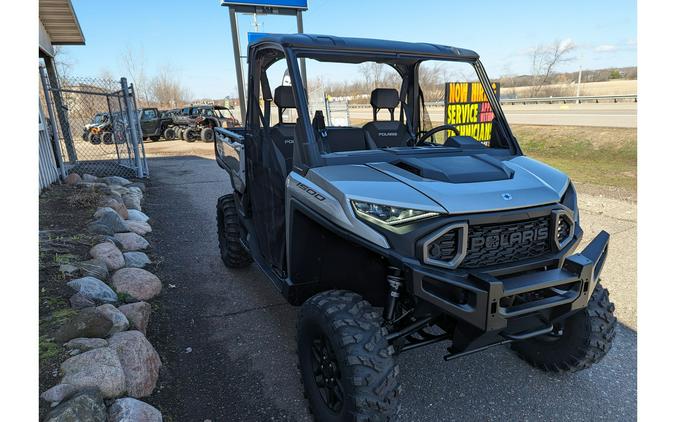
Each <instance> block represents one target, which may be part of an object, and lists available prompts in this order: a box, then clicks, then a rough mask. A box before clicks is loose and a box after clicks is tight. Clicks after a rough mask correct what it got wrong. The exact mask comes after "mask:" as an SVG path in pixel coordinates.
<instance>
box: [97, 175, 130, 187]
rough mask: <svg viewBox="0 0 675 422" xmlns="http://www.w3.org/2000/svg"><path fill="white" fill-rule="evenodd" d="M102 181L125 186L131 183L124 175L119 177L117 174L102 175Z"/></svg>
mask: <svg viewBox="0 0 675 422" xmlns="http://www.w3.org/2000/svg"><path fill="white" fill-rule="evenodd" d="M103 181H104V182H105V183H107V184H109V185H121V186H126V185H129V184H131V182H130V181H129V180H127V179H125V178H124V177H119V176H108V177H104V178H103Z"/></svg>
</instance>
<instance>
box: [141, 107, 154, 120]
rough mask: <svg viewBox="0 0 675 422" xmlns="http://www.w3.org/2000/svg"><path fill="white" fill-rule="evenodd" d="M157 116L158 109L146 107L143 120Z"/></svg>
mask: <svg viewBox="0 0 675 422" xmlns="http://www.w3.org/2000/svg"><path fill="white" fill-rule="evenodd" d="M156 118H157V110H155V109H154V108H153V109H146V110H143V116H142V117H141V120H152V119H156Z"/></svg>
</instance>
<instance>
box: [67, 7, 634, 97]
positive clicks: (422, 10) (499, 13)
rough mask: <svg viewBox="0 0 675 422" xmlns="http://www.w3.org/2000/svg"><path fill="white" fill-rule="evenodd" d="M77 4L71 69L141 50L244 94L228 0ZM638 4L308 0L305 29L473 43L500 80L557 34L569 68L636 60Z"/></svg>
mask: <svg viewBox="0 0 675 422" xmlns="http://www.w3.org/2000/svg"><path fill="white" fill-rule="evenodd" d="M72 3H73V7H74V9H75V12H76V14H77V16H78V19H79V21H80V26H81V27H82V31H83V32H84V36H85V40H86V45H84V46H67V47H64V48H63V60H64V61H66V62H68V63H69V64H70V69H69V72H70V74H72V75H77V76H89V77H95V76H100V75H101V74H102V73H103V72H104V71H107V72H109V73H110V74H111V75H112V76H114V77H115V78H117V77H121V76H127V75H125V73H127V72H126V71H125V67H124V66H123V64H122V61H121V59H120V57H121V56H122V55H123V54H124V53H125V52H126V51H132V52H133V53H134V54H135V55H136V56H138V57H141V56H142V57H143V62H144V65H145V69H146V73H147V74H148V75H150V76H152V75H153V74H155V73H157V72H158V71H159V70H160V69H169V70H170V71H171V72H172V73H173V74H174V75H175V76H176V77H177V79H179V80H180V81H181V82H182V83H183V84H184V85H185V86H186V87H187V88H188V89H189V91H190V93H191V94H192V96H193V97H194V98H223V97H226V96H233V97H234V96H236V76H235V67H234V57H233V52H232V38H231V35H230V24H229V17H228V11H227V8H226V7H222V6H220V0H182V1H180V0H164V1H159V0H143V1H139V0H115V1H102V0H72ZM636 8H637V6H636V2H635V1H634V0H633V1H625V0H597V1H580V0H566V1H542V0H539V1H529V0H522V1H515V0H513V1H492V0H483V1H481V2H473V1H466V0H465V1H441V0H427V1H404V0H396V1H393V0H392V1H383V0H358V1H357V0H340V1H338V0H309V10H308V11H306V12H305V13H304V15H303V20H304V27H305V28H304V29H305V32H306V33H314V34H329V35H338V36H350V37H364V38H380V39H392V40H401V41H415V42H430V43H435V44H444V45H451V46H457V47H464V48H469V49H472V50H474V51H476V52H478V53H479V54H480V55H481V60H482V61H483V64H484V66H485V68H486V69H487V72H488V75H490V76H491V77H493V78H494V77H498V76H501V75H503V74H527V73H529V71H530V63H529V60H530V59H529V54H530V52H531V51H532V49H533V48H535V47H536V46H537V45H540V44H550V43H553V42H555V41H559V42H573V43H574V44H575V45H576V46H577V47H576V50H575V52H574V55H573V56H574V58H573V60H571V61H569V62H567V63H565V64H564V65H563V66H561V68H560V69H559V70H561V71H573V70H577V69H578V68H579V67H580V66H581V67H582V68H584V69H600V68H608V67H624V66H636V65H637V16H636V15H637V10H636ZM258 23H259V24H260V27H259V30H260V32H273V33H284V32H286V33H292V32H297V30H296V26H295V18H293V17H280V16H260V15H259V16H258ZM239 27H240V33H241V35H240V39H241V42H242V46H243V50H242V51H244V52H245V46H246V33H247V32H249V31H254V27H253V25H252V18H251V16H250V15H240V16H239ZM242 54H245V53H242ZM327 77H328V78H329V79H330V75H327ZM356 77H357V76H356V75H354V78H356Z"/></svg>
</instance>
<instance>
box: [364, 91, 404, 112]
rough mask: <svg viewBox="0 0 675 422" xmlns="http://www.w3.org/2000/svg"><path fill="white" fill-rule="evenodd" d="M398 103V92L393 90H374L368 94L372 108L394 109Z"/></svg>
mask: <svg viewBox="0 0 675 422" xmlns="http://www.w3.org/2000/svg"><path fill="white" fill-rule="evenodd" d="M398 103H399V98H398V91H396V90H395V89H393V88H376V89H374V90H373V92H371V93H370V105H371V106H373V108H389V109H392V108H396V106H398Z"/></svg>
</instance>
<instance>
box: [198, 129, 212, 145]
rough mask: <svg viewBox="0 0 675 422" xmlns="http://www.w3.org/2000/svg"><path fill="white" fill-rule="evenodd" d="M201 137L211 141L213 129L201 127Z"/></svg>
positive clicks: (205, 140)
mask: <svg viewBox="0 0 675 422" xmlns="http://www.w3.org/2000/svg"><path fill="white" fill-rule="evenodd" d="M201 138H202V141H204V142H213V129H211V128H210V127H205V128H204V129H202V133H201Z"/></svg>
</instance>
